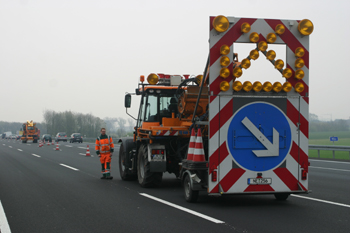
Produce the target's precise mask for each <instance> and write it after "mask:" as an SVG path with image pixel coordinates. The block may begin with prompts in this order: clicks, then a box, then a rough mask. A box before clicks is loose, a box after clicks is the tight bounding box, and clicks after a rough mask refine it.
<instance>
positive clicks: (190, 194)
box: [183, 175, 199, 203]
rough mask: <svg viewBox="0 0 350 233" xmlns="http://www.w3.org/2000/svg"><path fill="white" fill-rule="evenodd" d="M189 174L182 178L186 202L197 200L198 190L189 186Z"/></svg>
mask: <svg viewBox="0 0 350 233" xmlns="http://www.w3.org/2000/svg"><path fill="white" fill-rule="evenodd" d="M190 179H191V178H190V176H189V175H186V176H185V180H184V183H183V185H184V192H185V199H186V201H187V202H192V203H194V202H197V200H198V194H199V191H194V190H193V189H192V186H191V180H190Z"/></svg>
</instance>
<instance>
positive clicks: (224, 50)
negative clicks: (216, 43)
mask: <svg viewBox="0 0 350 233" xmlns="http://www.w3.org/2000/svg"><path fill="white" fill-rule="evenodd" d="M229 53H230V47H229V46H228V45H225V44H224V45H221V47H220V54H221V55H227V54H229Z"/></svg>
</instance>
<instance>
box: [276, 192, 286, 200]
mask: <svg viewBox="0 0 350 233" xmlns="http://www.w3.org/2000/svg"><path fill="white" fill-rule="evenodd" d="M274 195H275V198H276V199H277V200H279V201H285V200H287V198H288V197H289V193H275V194H274Z"/></svg>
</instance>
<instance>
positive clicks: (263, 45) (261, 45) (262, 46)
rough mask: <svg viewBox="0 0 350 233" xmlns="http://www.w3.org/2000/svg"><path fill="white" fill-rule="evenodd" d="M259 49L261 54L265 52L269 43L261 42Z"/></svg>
mask: <svg viewBox="0 0 350 233" xmlns="http://www.w3.org/2000/svg"><path fill="white" fill-rule="evenodd" d="M258 49H259V50H260V51H261V52H265V51H266V49H267V43H266V42H265V41H260V42H259V44H258Z"/></svg>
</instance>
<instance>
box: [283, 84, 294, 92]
mask: <svg viewBox="0 0 350 233" xmlns="http://www.w3.org/2000/svg"><path fill="white" fill-rule="evenodd" d="M282 90H283V91H284V92H290V91H291V90H292V84H290V82H285V83H284V84H283V86H282Z"/></svg>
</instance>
